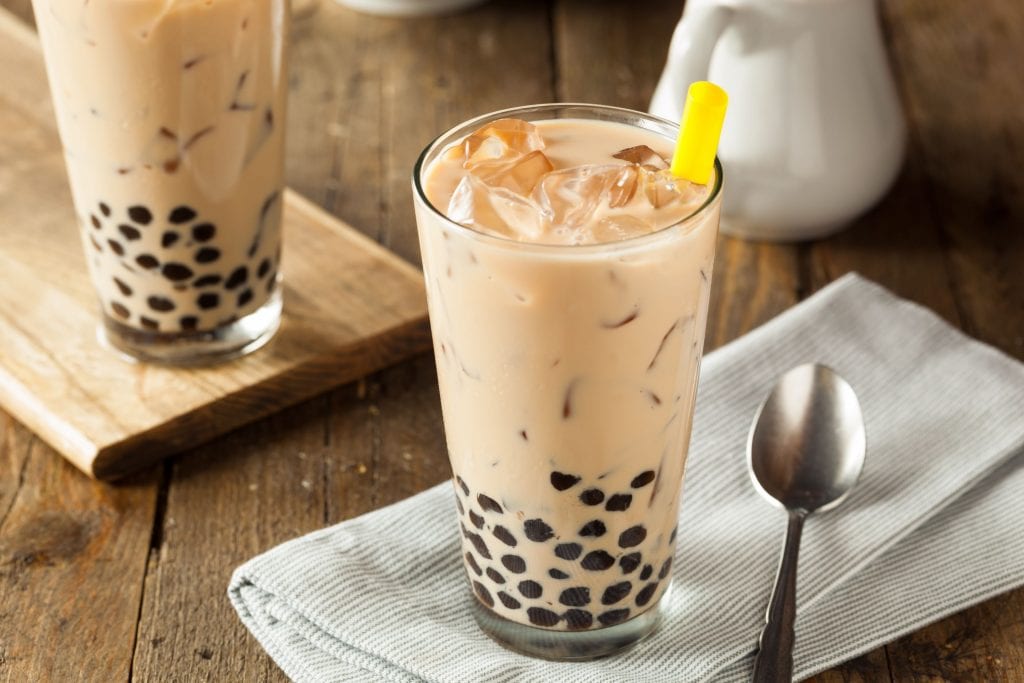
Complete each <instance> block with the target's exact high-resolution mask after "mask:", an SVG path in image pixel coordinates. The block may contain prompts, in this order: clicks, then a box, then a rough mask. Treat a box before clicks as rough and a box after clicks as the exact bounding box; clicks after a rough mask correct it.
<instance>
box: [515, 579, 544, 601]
mask: <svg viewBox="0 0 1024 683" xmlns="http://www.w3.org/2000/svg"><path fill="white" fill-rule="evenodd" d="M517 588H519V592H520V593H522V594H523V597H526V598H539V597H540V596H541V595H542V594H543V593H544V589H543V588H542V587H541V585H540V584H539V583H537V582H536V581H529V580H527V581H520V582H519V585H518V586H517Z"/></svg>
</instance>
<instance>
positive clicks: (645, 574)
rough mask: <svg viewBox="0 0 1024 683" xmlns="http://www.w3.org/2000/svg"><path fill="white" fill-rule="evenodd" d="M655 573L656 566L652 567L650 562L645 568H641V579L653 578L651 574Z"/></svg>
mask: <svg viewBox="0 0 1024 683" xmlns="http://www.w3.org/2000/svg"><path fill="white" fill-rule="evenodd" d="M653 573H654V567H652V566H651V565H649V564H645V565H644V568H643V569H641V570H640V580H641V581H646V580H647V579H649V578H651V574H653Z"/></svg>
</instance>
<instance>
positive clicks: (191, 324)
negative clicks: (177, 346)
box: [179, 315, 199, 332]
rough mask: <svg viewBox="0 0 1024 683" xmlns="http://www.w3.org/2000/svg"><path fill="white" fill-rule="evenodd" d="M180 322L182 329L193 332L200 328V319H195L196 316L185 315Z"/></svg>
mask: <svg viewBox="0 0 1024 683" xmlns="http://www.w3.org/2000/svg"><path fill="white" fill-rule="evenodd" d="M179 322H180V323H181V329H183V330H187V331H190V332H191V331H192V330H194V329H196V327H198V325H199V318H197V317H195V316H194V315H185V316H182V317H181V320H180V321H179Z"/></svg>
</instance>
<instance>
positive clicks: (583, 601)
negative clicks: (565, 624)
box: [558, 586, 590, 607]
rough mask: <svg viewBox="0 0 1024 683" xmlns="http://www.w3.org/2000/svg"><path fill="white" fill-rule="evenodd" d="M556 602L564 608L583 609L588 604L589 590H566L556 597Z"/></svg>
mask: <svg viewBox="0 0 1024 683" xmlns="http://www.w3.org/2000/svg"><path fill="white" fill-rule="evenodd" d="M558 602H560V603H562V604H563V605H565V606H566V607H584V606H586V605H589V604H590V589H589V588H587V587H586V586H573V587H572V588H566V589H565V590H563V591H562V592H561V593H559V595H558Z"/></svg>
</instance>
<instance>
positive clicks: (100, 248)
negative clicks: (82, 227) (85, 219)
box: [89, 235, 103, 252]
mask: <svg viewBox="0 0 1024 683" xmlns="http://www.w3.org/2000/svg"><path fill="white" fill-rule="evenodd" d="M89 241H90V242H92V246H93V249H95V250H96V251H99V252H102V251H103V246H102V245H101V244H100V243H99V242H97V241H96V238H95V237H93V236H92V235H89Z"/></svg>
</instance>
